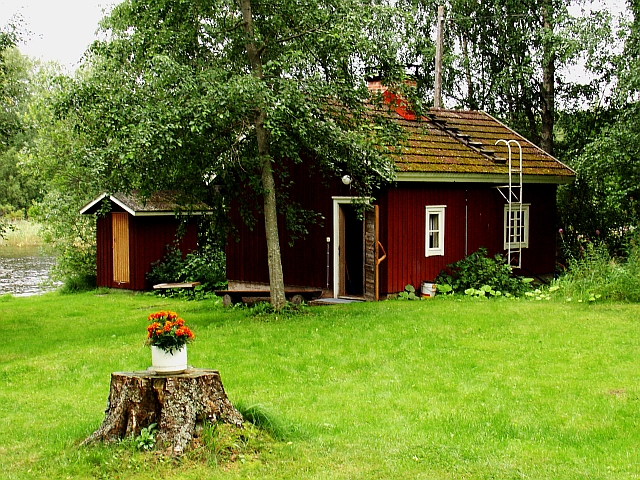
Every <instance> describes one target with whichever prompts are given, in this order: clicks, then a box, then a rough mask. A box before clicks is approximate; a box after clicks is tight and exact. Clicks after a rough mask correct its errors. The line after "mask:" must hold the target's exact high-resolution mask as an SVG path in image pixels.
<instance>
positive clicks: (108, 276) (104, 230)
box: [96, 215, 113, 287]
mask: <svg viewBox="0 0 640 480" xmlns="http://www.w3.org/2000/svg"><path fill="white" fill-rule="evenodd" d="M96 230H97V238H96V242H97V243H96V263H97V277H96V283H97V285H98V286H99V287H111V285H112V283H113V251H112V245H111V243H112V241H113V230H112V224H111V215H106V216H104V217H100V216H99V217H98V223H97V228H96Z"/></svg>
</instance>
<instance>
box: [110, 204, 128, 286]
mask: <svg viewBox="0 0 640 480" xmlns="http://www.w3.org/2000/svg"><path fill="white" fill-rule="evenodd" d="M111 222H112V223H111V225H112V232H113V282H114V283H115V284H116V285H120V284H122V283H129V282H130V276H129V218H128V214H127V213H119V212H114V213H112V214H111Z"/></svg>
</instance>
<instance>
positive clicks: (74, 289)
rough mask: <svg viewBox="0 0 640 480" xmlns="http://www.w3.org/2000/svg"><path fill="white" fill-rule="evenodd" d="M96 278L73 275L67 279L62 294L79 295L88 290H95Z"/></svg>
mask: <svg viewBox="0 0 640 480" xmlns="http://www.w3.org/2000/svg"><path fill="white" fill-rule="evenodd" d="M95 288H96V276H95V275H92V274H85V275H71V276H68V277H67V278H65V280H64V283H63V285H62V287H61V288H60V293H65V294H66V293H79V292H85V291H87V290H95Z"/></svg>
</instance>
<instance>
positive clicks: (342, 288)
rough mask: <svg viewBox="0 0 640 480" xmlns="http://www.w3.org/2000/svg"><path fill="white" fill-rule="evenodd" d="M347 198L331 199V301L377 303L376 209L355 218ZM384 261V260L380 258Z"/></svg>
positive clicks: (378, 262)
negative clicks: (344, 300)
mask: <svg viewBox="0 0 640 480" xmlns="http://www.w3.org/2000/svg"><path fill="white" fill-rule="evenodd" d="M353 200H354V199H353V198H351V197H334V199H333V202H334V204H333V206H334V208H333V212H334V216H333V232H334V245H333V272H334V275H333V297H334V298H340V297H347V298H361V299H364V300H368V301H375V300H378V265H379V264H380V260H381V259H380V258H379V254H378V246H379V242H378V207H377V206H376V205H373V206H371V207H372V208H369V209H367V210H366V211H365V212H364V215H358V208H357V206H356V205H354V203H353ZM383 258H384V257H383Z"/></svg>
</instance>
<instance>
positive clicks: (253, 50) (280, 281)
mask: <svg viewBox="0 0 640 480" xmlns="http://www.w3.org/2000/svg"><path fill="white" fill-rule="evenodd" d="M240 10H241V12H242V20H243V22H244V31H245V35H246V44H245V48H246V49H247V56H248V57H249V62H250V64H251V71H252V73H253V75H255V76H256V77H257V78H259V79H260V80H262V78H263V75H262V58H261V54H260V51H259V50H258V48H257V46H256V44H255V40H254V31H253V16H252V13H251V0H242V1H241V2H240ZM266 119H267V113H266V107H265V106H264V105H263V106H261V107H260V108H259V111H258V112H256V117H255V121H254V125H255V127H256V139H257V142H258V155H259V157H260V167H261V177H262V189H263V191H264V193H263V195H264V226H265V232H266V237H267V260H268V264H269V289H270V293H271V305H273V307H274V308H275V309H276V310H280V309H282V307H284V306H285V304H286V302H287V299H286V297H285V293H284V276H283V274H282V258H281V255H280V237H279V235H278V217H277V208H276V184H275V179H274V177H273V168H272V165H271V156H270V155H269V134H268V132H267V130H266V128H265V126H264V122H265V120H266Z"/></svg>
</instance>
